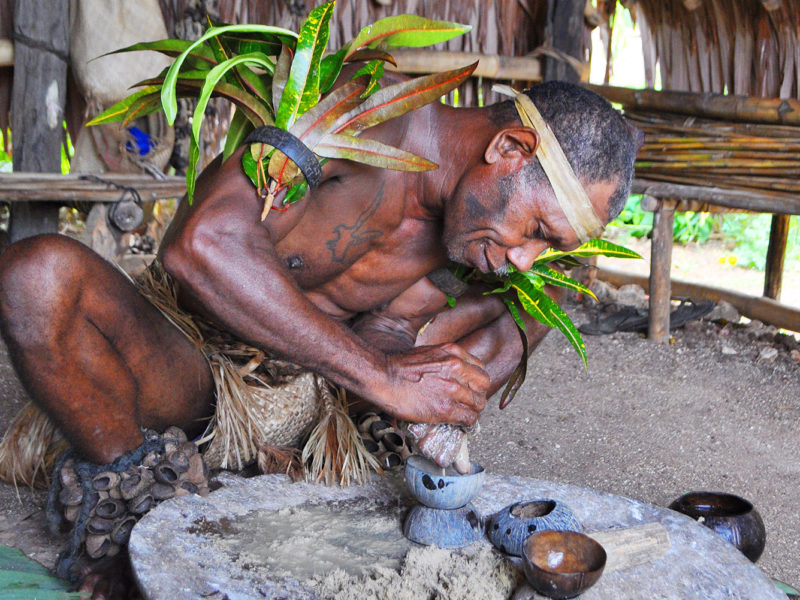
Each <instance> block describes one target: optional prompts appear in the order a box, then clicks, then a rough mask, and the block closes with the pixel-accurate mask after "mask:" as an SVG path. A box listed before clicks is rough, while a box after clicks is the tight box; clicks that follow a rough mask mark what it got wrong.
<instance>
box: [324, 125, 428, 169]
mask: <svg viewBox="0 0 800 600" xmlns="http://www.w3.org/2000/svg"><path fill="white" fill-rule="evenodd" d="M314 152H315V153H316V154H319V155H320V156H324V157H326V158H341V159H347V160H353V161H356V162H360V163H363V164H367V165H371V166H373V167H382V168H385V169H394V170H396V171H430V170H432V169H437V168H438V165H436V163H432V162H431V161H429V160H427V159H425V158H422V157H420V156H416V155H415V154H411V153H410V152H406V151H405V150H400V149H399V148H395V147H393V146H389V145H387V144H383V143H381V142H378V141H376V140H370V139H367V138H357V137H354V136H351V135H339V134H328V135H326V136H325V137H324V138H322V140H321V141H320V142H319V144H317V146H316V147H315V148H314Z"/></svg>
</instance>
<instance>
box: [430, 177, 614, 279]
mask: <svg viewBox="0 0 800 600" xmlns="http://www.w3.org/2000/svg"><path fill="white" fill-rule="evenodd" d="M470 179H472V178H467V179H466V180H465V181H464V182H463V183H462V185H461V186H459V189H458V190H457V191H456V194H455V198H454V200H455V201H454V202H453V203H452V204H451V206H450V207H449V209H448V210H447V212H446V213H445V219H444V232H443V241H444V244H445V246H446V248H447V253H448V256H449V258H450V260H453V261H455V262H458V263H461V264H464V265H467V266H469V267H474V268H477V269H478V270H479V271H482V272H484V273H489V272H495V273H496V274H498V275H504V274H507V273H508V267H509V265H513V266H514V267H516V268H517V269H518V270H520V271H527V270H528V269H530V268H531V265H532V264H533V261H534V260H535V259H536V257H537V256H539V254H541V253H542V252H543V251H544V250H545V249H547V248H555V249H557V250H574V249H575V248H577V247H578V246H579V245H580V241H579V240H578V237H577V235H576V234H575V232H574V231H573V230H572V227H570V225H569V222H568V221H567V218H566V216H565V215H564V212H563V211H562V210H561V208H560V207H559V205H558V202H557V201H556V198H555V195H554V193H553V190H552V188H551V187H550V184H549V182H547V180H546V179H545V180H544V181H543V182H541V183H539V184H538V185H537V184H533V185H531V184H528V183H526V182H524V181H523V179H524V177H521V176H519V175H518V174H517V175H515V176H513V177H512V176H509V177H508V178H505V180H500V181H495V183H494V185H492V184H491V183H490V182H487V181H486V180H485V179H484V180H483V181H475V180H474V179H473V181H472V182H470ZM615 189H616V185H615V183H613V182H601V183H595V184H590V185H588V186H586V192H587V194H588V195H589V199H590V200H591V202H592V205H593V206H594V209H595V212H596V213H597V214H598V215H599V216H601V218H603V220H604V221H605V216H606V215H607V214H608V204H609V199H610V197H611V195H612V194H613V193H614V191H615Z"/></svg>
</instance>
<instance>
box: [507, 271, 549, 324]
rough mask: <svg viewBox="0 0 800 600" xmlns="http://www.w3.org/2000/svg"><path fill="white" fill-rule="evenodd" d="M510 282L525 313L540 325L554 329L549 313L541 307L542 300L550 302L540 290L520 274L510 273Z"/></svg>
mask: <svg viewBox="0 0 800 600" xmlns="http://www.w3.org/2000/svg"><path fill="white" fill-rule="evenodd" d="M510 280H511V285H512V286H513V288H514V290H515V291H516V292H517V298H519V303H520V304H521V305H522V308H524V309H525V312H526V313H528V314H529V315H530V316H532V317H533V318H534V319H536V320H537V321H539V322H540V323H544V324H545V325H547V326H548V327H555V324H554V323H553V322H552V321H551V320H550V311H546V310H545V309H544V308H543V307H542V306H543V304H544V303H545V301H544V300H543V299H544V298H547V299H548V300H550V298H548V296H547V294H545V293H544V292H543V291H542V290H540V289H536V288H535V287H534V285H533V284H532V283H531V282H530V281H529V280H528V278H527V277H523V276H522V274H521V273H511V275H510ZM551 302H552V301H551Z"/></svg>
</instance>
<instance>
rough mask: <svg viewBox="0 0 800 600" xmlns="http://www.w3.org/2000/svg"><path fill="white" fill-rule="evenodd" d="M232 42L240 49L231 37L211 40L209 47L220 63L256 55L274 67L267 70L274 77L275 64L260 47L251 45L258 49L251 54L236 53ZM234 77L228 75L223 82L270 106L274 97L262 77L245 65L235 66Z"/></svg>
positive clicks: (219, 37) (222, 36) (221, 36)
mask: <svg viewBox="0 0 800 600" xmlns="http://www.w3.org/2000/svg"><path fill="white" fill-rule="evenodd" d="M232 41H233V42H234V45H235V46H237V47H238V44H236V43H235V40H232V39H231V38H230V37H229V36H224V35H220V36H217V37H215V38H211V39H210V40H209V45H210V46H211V48H212V50H213V51H214V55H215V56H216V58H217V62H218V63H223V62H225V61H227V60H229V59H231V58H234V57H236V56H244V55H246V54H255V55H258V56H260V57H262V58H263V60H264V61H266V62H267V63H268V64H270V65H272V67H271V68H267V69H265V70H266V71H267V73H269V75H270V76H271V75H272V72H273V71H274V70H275V63H274V62H273V61H272V59H271V58H270V55H269V54H267V53H263V52H259V51H258V47H259V46H257V45H255V44H250V46H252V47H254V48H256V50H254V51H253V52H251V53H243V52H239V51H236V50H234V49H233V48H231V42H232ZM261 47H264V48H267V49H269V48H270V47H269V46H261ZM232 75H233V78H232V79H231V77H230V76H229V75H228V74H226V75H225V77H224V78H223V79H222V81H225V82H227V83H231V84H233V85H236V86H238V87H240V88H241V89H243V90H246V91H248V92H250V93H251V94H253V95H254V96H256V97H257V98H259V99H260V100H261V101H263V103H264V104H266V105H267V106H269V104H270V102H271V97H272V96H271V94H270V90H269V88H268V87H267V85H265V83H264V82H263V81H262V80H261V77H260V76H259V75H258V74H256V73H254V72H253V71H251V70H250V69H249V68H248V67H246V66H245V65H244V64H237V65H235V66H234V68H233V70H232Z"/></svg>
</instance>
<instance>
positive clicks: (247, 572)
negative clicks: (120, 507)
mask: <svg viewBox="0 0 800 600" xmlns="http://www.w3.org/2000/svg"><path fill="white" fill-rule="evenodd" d="M221 482H222V483H223V484H224V487H222V488H220V489H218V490H217V491H215V492H213V493H211V494H209V495H208V496H206V497H202V498H201V497H199V496H186V497H182V498H177V499H174V500H171V501H168V502H164V503H162V504H161V505H159V506H158V507H156V508H155V509H154V510H153V511H151V512H150V513H149V514H147V515H146V516H145V517H144V518H143V519H142V520H141V521H140V522H139V523H138V524H137V525H136V527H135V528H134V530H133V534H132V535H131V540H130V555H131V562H132V565H133V569H134V573H135V576H136V578H137V580H138V582H139V585H140V587H141V589H142V592H143V593H144V595H145V597H146V598H147V599H148V600H178V599H197V598H213V599H220V600H221V599H222V598H228V599H229V600H245V599H247V600H249V599H260V600H263V599H264V598H285V599H314V598H316V597H317V596H316V595H315V594H314V592H313V591H312V590H311V589H310V588H309V587H308V585H307V580H304V579H302V578H301V579H298V578H295V577H291V576H289V577H287V576H286V573H285V572H283V573H281V574H271V573H270V572H269V569H266V572H265V569H259V568H258V565H254V564H253V562H252V560H251V561H246V560H243V559H241V557H240V556H239V552H238V551H236V550H235V549H231V548H232V547H228V548H227V549H226V548H225V547H222V548H221V547H220V544H219V543H216V542H215V540H217V541H218V540H219V539H221V538H224V537H225V536H226V535H230V536H234V537H237V536H238V537H242V536H244V537H245V538H247V539H248V540H249V543H251V544H256V545H258V544H260V543H261V542H260V540H265V542H264V543H265V544H266V543H267V542H266V539H267V538H268V537H269V536H270V535H271V534H272V535H279V534H275V529H272V531H268V530H265V531H256V529H255V528H248V527H244V528H242V527H240V526H236V524H237V523H246V522H247V519H248V518H249V517H248V515H253V514H256V512H254V511H259V514H270V515H272V514H274V515H279V514H280V515H283V514H284V513H285V512H286V510H287V509H288V510H289V511H291V510H299V508H298V507H301V506H310V505H319V506H322V507H324V506H329V505H331V503H336V504H335V505H336V506H354V503H356V504H357V503H358V501H367V502H368V503H370V505H371V506H375V505H376V503H378V504H379V503H381V502H386V503H387V505H391V506H392V507H393V508H391V510H388V511H387V512H386V513H385V514H384V516H386V515H389V516H390V517H391V518H393V519H394V520H395V521H396V524H392V529H393V530H396V531H392V532H391V535H388V536H387V534H386V532H383V533H381V532H378V533H377V534H376V535H379V536H382V537H383V538H386V537H392V536H395V535H397V537H398V538H400V539H401V540H402V542H403V543H406V544H410V542H406V541H405V540H403V539H402V533H401V525H402V513H403V512H404V511H405V510H407V509H408V508H409V507H411V506H412V505H413V500H412V499H411V498H410V497H409V496H408V494H407V492H406V490H405V485H404V482H403V480H402V477H401V476H397V475H390V476H387V477H383V478H381V477H378V476H375V478H374V479H373V480H371V481H370V482H369V483H368V484H365V485H359V486H351V487H347V488H338V487H330V488H328V487H325V486H322V485H314V484H308V483H294V484H293V483H291V482H290V481H289V479H288V478H287V477H284V476H280V475H264V476H260V477H255V478H251V479H242V478H238V477H234V476H230V475H224V476H223V477H222V479H221ZM535 498H553V499H556V500H561V501H563V502H564V503H566V504H567V505H568V506H569V507H570V508H572V510H573V512H574V513H575V515H576V516H577V517H578V519H580V520H581V521H582V523H583V526H584V529H585V530H586V531H594V530H601V529H609V528H613V527H632V526H635V525H641V524H644V523H651V522H659V523H661V524H662V525H663V526H664V527H665V528H666V529H667V531H668V532H669V536H670V550H669V552H667V554H666V555H664V556H663V557H662V558H660V559H658V560H656V561H654V562H651V563H649V564H643V565H639V566H636V567H632V568H629V569H625V570H622V571H616V572H613V573H608V574H604V575H603V577H601V578H600V580H599V582H598V583H597V584H596V585H595V586H594V587H593V588H591V589H590V590H588V591H587V592H586V593H584V594H583V596H582V598H584V599H585V600H628V599H630V600H641V599H642V598H648V599H663V600H673V599H674V600H692V599H697V600H701V599H702V600H716V599H719V600H723V599H724V600H745V599H746V600H786V596H785V595H784V594H782V593H781V592H780V591H779V590H778V589H777V588H776V587H775V586H774V585H773V584H772V582H771V581H770V580H769V579H768V578H767V577H766V576H765V575H764V574H763V573H761V571H760V570H759V569H758V568H757V567H755V566H754V565H753V564H752V563H750V561H748V560H747V559H746V558H745V557H744V556H743V555H742V554H741V553H740V552H739V551H738V550H736V549H735V548H734V547H733V546H732V545H730V544H729V543H728V542H726V541H725V540H723V539H722V538H720V537H718V536H717V535H716V534H714V533H713V532H712V531H710V530H709V529H707V528H705V527H703V526H702V525H700V524H698V523H696V522H695V521H693V520H692V519H690V518H688V517H685V516H683V515H680V514H678V513H675V512H672V511H670V510H667V509H663V508H658V507H655V506H652V505H649V504H644V503H642V502H638V501H635V500H631V499H628V498H622V497H619V496H613V495H610V494H604V493H599V492H596V491H593V490H589V489H584V488H579V487H575V486H570V485H563V484H558V483H552V482H547V481H540V480H536V479H529V478H524V477H509V476H503V475H492V474H487V477H486V482H485V484H484V486H483V489H482V491H481V493H480V494H479V496H478V497H477V498H476V499H475V500H474V501H473V504H474V505H475V507H476V509H477V510H478V511H479V512H480V514H481V515H483V516H488V515H490V514H492V513H494V512H496V511H498V510H500V509H501V508H503V507H504V506H507V505H509V504H511V503H513V502H519V501H523V500H530V499H535ZM348 503H349V504H348ZM289 507H295V508H294V509H291V508H289ZM278 511H281V512H278ZM281 518H283V517H281ZM343 519H347V520H348V521H349V522H357V521H358V520H359V519H356V518H353V516H352V515H350V514H345V515H344V516H343ZM341 522H342V523H344V522H345V521H341ZM293 527H294V526H293ZM331 529H332V530H331V531H328V532H324V533H322V534H320V533H319V531H316V532H315V533H314V535H315V536H319V544H318V545H316V546H317V547H319V548H322V547H325V546H324V544H325V543H326V542H327V543H328V544H329V545H330V544H333V546H334V547H335V544H336V543H339V542H337V541H336V540H335V539H333V538H332V539H330V540H325V539H324V538H326V537H328V536H335V535H336V534H337V531H333V530H335V529H337V527H332V528H331ZM376 539H377V538H376ZM273 543H275V540H273ZM480 543H486V544H488V543H489V542H488V541H485V542H480ZM278 544H279V541H278ZM397 544H400V542H397ZM365 545H366V546H368V545H369V543H366V544H365ZM277 547H280V545H278V546H277ZM329 547H330V546H329ZM396 547H398V548H399V551H401V552H404V551H405V549H404V548H403V547H402V545H401V544H400V545H397V546H396ZM277 553H280V552H277ZM374 560H375V557H372V558H369V559H368V563H372V562H373V561H374ZM301 562H306V563H313V562H314V561H312V560H310V559H309V560H305V561H301ZM306 566H308V565H306Z"/></svg>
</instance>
